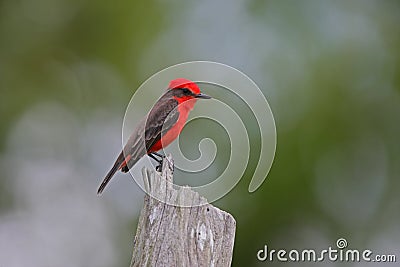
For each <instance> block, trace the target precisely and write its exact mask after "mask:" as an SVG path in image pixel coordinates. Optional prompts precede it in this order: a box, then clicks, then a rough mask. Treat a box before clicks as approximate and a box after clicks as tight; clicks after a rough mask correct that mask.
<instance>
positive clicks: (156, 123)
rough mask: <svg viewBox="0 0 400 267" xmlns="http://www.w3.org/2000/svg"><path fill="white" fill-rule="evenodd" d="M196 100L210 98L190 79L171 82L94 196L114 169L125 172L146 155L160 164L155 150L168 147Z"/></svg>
mask: <svg viewBox="0 0 400 267" xmlns="http://www.w3.org/2000/svg"><path fill="white" fill-rule="evenodd" d="M198 98H205V99H208V98H211V97H210V96H208V95H205V94H202V93H201V92H200V88H199V87H198V86H197V84H196V83H194V82H192V81H190V80H187V79H183V78H179V79H176V80H172V81H171V82H170V84H169V86H168V90H167V92H165V94H164V95H162V96H161V97H160V99H158V101H157V102H156V103H155V105H154V106H153V108H152V109H151V110H150V112H149V113H148V114H147V116H145V118H144V119H143V120H142V121H141V122H140V123H139V124H138V126H137V127H136V129H135V131H134V132H133V133H132V135H131V136H130V137H129V139H128V142H127V143H126V145H125V147H124V149H123V150H122V152H121V153H120V154H119V156H118V158H117V160H116V161H115V163H114V166H113V167H112V168H111V170H110V171H109V172H108V173H107V175H106V177H105V178H104V180H103V182H102V183H101V185H100V187H99V189H98V190H97V193H98V194H100V193H101V192H103V190H104V188H105V187H106V185H107V184H108V182H109V181H110V180H111V178H112V177H113V176H114V174H115V173H116V172H117V171H118V170H121V171H122V172H128V171H129V169H130V168H132V166H133V165H135V163H136V162H137V161H138V160H139V159H140V158H141V157H143V156H144V155H146V154H147V155H149V156H150V157H152V158H153V159H155V160H156V161H158V162H159V163H160V162H161V160H158V159H157V158H156V157H155V155H157V156H159V157H160V156H161V155H160V154H158V153H157V151H159V150H160V149H162V148H163V147H166V146H168V145H169V144H170V143H171V142H172V141H174V140H175V139H176V138H177V137H178V135H179V134H180V133H181V131H182V129H183V126H184V125H185V123H186V120H187V118H188V115H189V112H190V111H191V110H192V109H193V107H194V104H195V103H196V101H197V99H198ZM143 139H144V140H143Z"/></svg>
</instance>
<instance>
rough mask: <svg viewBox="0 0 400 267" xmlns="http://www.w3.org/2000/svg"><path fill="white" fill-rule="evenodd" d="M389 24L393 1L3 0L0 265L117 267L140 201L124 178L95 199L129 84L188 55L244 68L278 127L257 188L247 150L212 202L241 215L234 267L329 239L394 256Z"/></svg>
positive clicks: (395, 133)
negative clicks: (230, 183) (230, 182)
mask: <svg viewBox="0 0 400 267" xmlns="http://www.w3.org/2000/svg"><path fill="white" fill-rule="evenodd" d="M399 25H400V2H399V1H394V0H393V1H378V0H375V1H373V0H368V1H361V0H360V1H262V0H250V1H244V0H240V1H211V0H207V1H146V2H143V3H140V2H138V1H118V2H112V1H104V0H103V1H88V0H80V1H76V0H75V1H70V0H69V1H67V0H38V1H32V0H2V1H0V36H1V39H0V87H1V97H0V109H1V126H0V166H1V180H0V266H7V267H14V266H26V265H29V266H86V267H87V266H89V267H100V266H128V265H129V262H130V257H131V249H132V242H133V234H134V232H135V230H136V224H137V219H138V215H139V211H140V208H141V207H142V203H143V193H142V192H141V191H140V189H139V188H138V187H137V186H136V185H135V184H134V183H133V182H132V179H129V178H127V176H123V175H118V178H116V179H115V181H114V183H113V184H112V188H109V189H108V191H107V192H106V194H104V195H102V196H101V197H100V198H99V197H97V196H96V194H95V191H96V189H97V186H98V184H99V183H100V180H101V179H102V178H103V176H104V174H105V173H106V171H107V168H108V167H109V166H111V164H112V162H113V160H114V159H115V156H116V155H117V153H118V152H119V151H118V150H119V149H120V143H121V135H120V134H121V126H122V120H123V115H124V111H125V108H126V106H127V104H128V102H129V99H130V97H131V96H132V95H133V93H134V91H135V90H136V88H137V87H138V86H139V85H140V84H141V83H142V82H143V81H145V80H146V79H147V78H148V77H150V76H151V75H152V74H154V73H155V72H157V71H159V70H162V69H163V68H165V67H167V66H170V65H173V64H176V63H180V62H184V61H190V60H212V61H217V62H221V63H225V64H228V65H231V66H233V67H235V68H237V69H239V70H241V71H243V72H245V73H246V74H247V75H249V76H250V77H251V78H252V79H253V80H254V81H255V82H256V83H257V84H258V86H259V87H260V88H261V90H262V91H263V93H264V95H265V96H266V98H267V99H268V101H269V103H270V105H271V108H272V111H273V113H274V116H275V120H276V127H277V136H278V142H277V151H276V156H275V161H274V163H273V166H272V169H271V171H270V173H269V175H268V178H267V180H266V182H264V184H263V185H262V187H261V188H260V189H259V190H258V191H256V192H255V193H252V194H249V193H248V192H247V188H248V184H249V182H250V179H251V175H252V172H253V171H254V167H255V164H256V162H257V159H258V156H257V141H254V142H253V143H252V151H251V158H250V159H251V162H250V165H249V168H248V170H247V171H246V175H245V177H243V179H242V180H241V182H240V183H239V184H238V186H237V187H235V189H234V190H233V191H232V192H230V193H229V194H228V195H227V196H226V197H224V198H223V199H221V200H219V201H217V202H216V203H214V204H215V205H216V206H218V207H220V208H222V209H224V210H226V211H228V212H230V213H231V214H233V215H234V217H235V218H236V221H237V232H236V241H235V248H234V257H233V266H281V265H284V264H283V263H279V262H277V261H274V262H259V261H258V260H257V258H256V253H257V251H258V250H259V249H262V248H263V247H264V245H268V247H270V248H273V249H280V248H284V249H287V250H290V249H294V248H297V249H305V248H316V249H318V248H322V249H325V248H327V247H329V246H332V247H335V242H336V240H337V239H338V238H341V237H342V238H346V239H347V241H348V243H349V247H351V248H358V249H366V248H368V249H371V250H373V251H374V252H375V253H382V254H385V253H386V254H396V255H397V261H399V260H400V253H399V250H400V228H399V225H400V196H399V188H400V179H399V173H400V164H399V162H400V142H399V136H400V27H399ZM171 78H175V77H171ZM160 92H161V89H160ZM249 120H250V118H249ZM249 131H250V136H255V138H257V134H258V132H257V129H253V128H252V127H250V130H249ZM258 138H259V137H258ZM256 140H257V139H256ZM216 164H220V165H221V166H217V168H223V167H224V164H226V160H225V161H224V160H223V159H222V160H220V161H217V162H216ZM309 265H310V263H292V266H309ZM336 265H340V266H342V265H344V264H339V263H332V262H328V261H326V262H322V263H318V266H336ZM373 265H374V264H371V265H370V266H373ZM378 265H379V264H377V266H378ZM346 266H364V264H363V263H348V264H347V265H346ZM379 266H397V265H396V264H394V263H392V264H389V263H387V264H380V265H379Z"/></svg>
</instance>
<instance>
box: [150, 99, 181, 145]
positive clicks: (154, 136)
mask: <svg viewBox="0 0 400 267" xmlns="http://www.w3.org/2000/svg"><path fill="white" fill-rule="evenodd" d="M178 119H179V111H178V101H177V100H175V99H174V98H169V99H167V100H165V101H160V102H157V104H156V105H155V106H154V108H153V109H152V110H151V111H150V113H149V116H148V119H147V123H146V134H145V135H146V148H147V150H150V148H151V147H152V146H153V145H154V144H155V143H157V142H158V141H159V140H160V139H161V137H162V136H163V135H164V134H165V133H166V132H168V130H169V129H171V128H172V126H174V125H175V123H176V122H177V121H178Z"/></svg>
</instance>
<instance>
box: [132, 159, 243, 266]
mask: <svg viewBox="0 0 400 267" xmlns="http://www.w3.org/2000/svg"><path fill="white" fill-rule="evenodd" d="M173 169H174V164H173V160H172V157H171V156H170V155H169V156H168V157H167V158H166V159H165V160H164V162H163V166H162V171H161V175H160V173H157V172H153V171H150V170H148V169H146V168H144V169H143V171H142V174H143V179H144V185H145V187H146V191H147V192H151V194H150V195H152V196H155V198H154V197H152V196H149V195H148V194H146V196H145V198H144V206H143V209H142V211H141V214H140V218H139V222H138V227H137V231H136V236H135V239H134V248H133V255H132V261H131V267H136V266H218V267H219V266H230V265H231V261H232V252H233V245H234V239H235V229H236V222H235V219H234V218H233V217H232V215H230V214H229V213H227V212H225V211H222V210H220V209H218V208H216V207H214V206H212V205H210V204H208V203H207V200H206V199H205V198H203V197H201V196H200V195H199V194H198V193H197V192H195V191H193V190H191V189H190V187H187V186H186V187H183V188H178V189H176V188H174V185H173V183H172V181H173ZM160 200H163V201H160ZM166 200H167V201H166ZM165 202H168V203H174V204H175V205H174V204H166V203H165ZM181 205H184V206H185V207H181Z"/></svg>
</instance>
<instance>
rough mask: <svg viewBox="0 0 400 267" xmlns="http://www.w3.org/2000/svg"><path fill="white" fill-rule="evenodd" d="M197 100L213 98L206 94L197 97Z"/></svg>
mask: <svg viewBox="0 0 400 267" xmlns="http://www.w3.org/2000/svg"><path fill="white" fill-rule="evenodd" d="M195 97H196V98H203V99H210V98H212V97H211V96H209V95H206V94H201V93H200V94H198V95H196V96H195Z"/></svg>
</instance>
